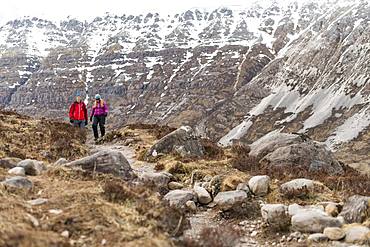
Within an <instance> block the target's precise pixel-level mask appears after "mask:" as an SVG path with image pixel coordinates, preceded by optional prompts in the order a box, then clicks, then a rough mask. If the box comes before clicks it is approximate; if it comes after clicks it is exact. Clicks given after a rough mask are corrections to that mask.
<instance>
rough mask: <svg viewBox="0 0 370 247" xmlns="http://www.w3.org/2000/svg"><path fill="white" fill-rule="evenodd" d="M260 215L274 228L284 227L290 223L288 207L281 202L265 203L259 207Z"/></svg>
mask: <svg viewBox="0 0 370 247" xmlns="http://www.w3.org/2000/svg"><path fill="white" fill-rule="evenodd" d="M261 215H262V219H263V220H264V221H265V222H266V223H268V224H269V225H270V227H272V228H274V229H277V230H279V229H285V228H287V227H288V226H289V225H290V216H289V214H288V207H287V206H285V205H283V204H265V205H263V206H262V207H261Z"/></svg>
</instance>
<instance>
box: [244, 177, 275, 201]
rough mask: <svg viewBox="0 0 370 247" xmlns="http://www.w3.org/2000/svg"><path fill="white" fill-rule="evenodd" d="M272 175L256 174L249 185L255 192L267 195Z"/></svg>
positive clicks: (259, 194)
mask: <svg viewBox="0 0 370 247" xmlns="http://www.w3.org/2000/svg"><path fill="white" fill-rule="evenodd" d="M270 180H271V179H270V177H269V176H266V175H263V176H254V177H252V178H251V179H250V180H249V182H248V186H249V188H250V190H251V191H252V193H253V194H255V195H258V196H264V195H267V193H268V191H269V188H270Z"/></svg>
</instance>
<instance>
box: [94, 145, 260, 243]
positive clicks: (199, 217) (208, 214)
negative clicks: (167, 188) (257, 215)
mask: <svg viewBox="0 0 370 247" xmlns="http://www.w3.org/2000/svg"><path fill="white" fill-rule="evenodd" d="M89 147H90V148H91V152H92V153H93V152H96V151H98V150H108V149H109V150H116V151H120V152H122V154H123V155H124V156H125V157H126V159H127V160H128V162H129V163H130V165H131V167H132V168H133V169H134V171H135V172H137V173H138V174H140V173H143V172H155V170H154V166H155V164H154V163H148V162H143V161H138V160H137V158H136V153H135V150H134V149H133V148H131V147H129V146H125V145H122V144H120V143H115V144H101V145H99V144H94V143H89ZM217 214H218V212H217V210H215V209H206V208H198V211H197V212H196V213H195V214H189V215H188V216H187V218H188V220H189V221H190V225H191V228H190V229H189V230H187V231H186V232H185V233H184V236H185V237H189V238H193V239H197V238H199V237H200V235H201V233H202V231H203V230H204V229H206V228H209V227H210V226H212V227H215V228H219V227H221V226H224V225H225V224H228V225H230V227H233V228H235V229H238V230H240V231H243V232H244V231H245V234H244V233H243V235H242V237H240V238H239V239H237V241H236V242H237V243H236V244H235V245H233V246H237V247H255V246H261V245H259V244H258V242H257V240H255V239H254V238H253V237H251V236H250V232H248V230H246V229H245V228H242V227H240V226H239V225H237V224H236V223H234V224H236V225H234V226H233V225H232V224H230V222H228V221H227V220H222V219H219V218H218V217H217ZM251 224H252V223H251Z"/></svg>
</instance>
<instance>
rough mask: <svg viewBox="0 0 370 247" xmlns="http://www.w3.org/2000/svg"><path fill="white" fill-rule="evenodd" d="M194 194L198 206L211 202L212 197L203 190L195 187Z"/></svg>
mask: <svg viewBox="0 0 370 247" xmlns="http://www.w3.org/2000/svg"><path fill="white" fill-rule="evenodd" d="M194 192H195V194H196V196H197V199H198V202H199V203H200V204H208V203H210V202H211V201H212V197H211V196H210V195H209V193H208V191H207V190H206V189H205V188H203V187H200V186H198V185H195V186H194Z"/></svg>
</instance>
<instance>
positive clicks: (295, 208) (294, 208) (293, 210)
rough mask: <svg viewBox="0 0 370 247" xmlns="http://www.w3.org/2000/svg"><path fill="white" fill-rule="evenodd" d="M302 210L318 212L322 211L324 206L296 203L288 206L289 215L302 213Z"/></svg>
mask: <svg viewBox="0 0 370 247" xmlns="http://www.w3.org/2000/svg"><path fill="white" fill-rule="evenodd" d="M303 212H319V213H324V207H323V206H322V205H308V206H301V205H298V204H296V203H294V204H291V205H289V206H288V213H289V215H290V216H293V215H296V214H299V213H303Z"/></svg>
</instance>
